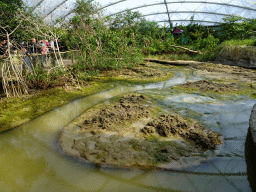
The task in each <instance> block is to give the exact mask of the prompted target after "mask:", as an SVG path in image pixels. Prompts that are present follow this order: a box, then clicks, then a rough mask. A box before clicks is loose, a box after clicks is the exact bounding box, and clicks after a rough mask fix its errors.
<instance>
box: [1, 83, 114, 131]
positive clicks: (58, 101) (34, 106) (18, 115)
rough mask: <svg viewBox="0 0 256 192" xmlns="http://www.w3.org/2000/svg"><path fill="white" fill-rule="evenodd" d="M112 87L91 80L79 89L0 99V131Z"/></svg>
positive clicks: (49, 91) (57, 90)
mask: <svg viewBox="0 0 256 192" xmlns="http://www.w3.org/2000/svg"><path fill="white" fill-rule="evenodd" d="M111 87H113V84H110V83H104V82H92V83H90V84H89V85H87V86H85V87H83V88H82V89H81V90H71V91H65V90H63V89H60V88H55V89H50V90H45V91H41V92H38V93H34V95H30V96H23V97H20V98H11V99H8V100H7V99H2V100H0V108H1V112H0V132H2V131H5V130H8V129H12V128H15V127H17V126H19V125H21V124H22V123H25V122H27V121H29V120H31V119H33V118H35V117H37V116H39V115H42V114H43V113H45V112H47V111H50V110H52V109H54V108H55V107H58V106H60V105H64V104H66V103H68V102H70V101H73V100H75V99H78V98H81V97H84V96H87V95H91V94H94V93H97V92H99V91H102V90H106V89H109V88H111Z"/></svg>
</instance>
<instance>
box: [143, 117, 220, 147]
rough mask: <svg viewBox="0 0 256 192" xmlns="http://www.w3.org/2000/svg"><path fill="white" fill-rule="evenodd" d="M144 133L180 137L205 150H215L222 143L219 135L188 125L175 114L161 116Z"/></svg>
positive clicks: (144, 129) (146, 127) (191, 124)
mask: <svg viewBox="0 0 256 192" xmlns="http://www.w3.org/2000/svg"><path fill="white" fill-rule="evenodd" d="M142 132H144V133H146V134H153V133H155V132H157V133H158V134H159V135H161V136H164V137H168V136H172V135H179V136H182V137H183V138H185V139H190V140H192V141H194V142H195V143H196V145H198V146H200V147H202V148H204V149H214V148H215V147H216V145H219V144H221V143H222V141H221V139H220V138H219V136H220V134H219V133H217V132H212V131H210V130H206V129H204V128H203V127H202V126H201V125H198V124H193V123H188V122H187V121H186V120H184V119H183V118H182V117H179V116H177V115H174V114H168V115H165V114H163V115H161V116H160V117H159V118H158V119H154V120H153V121H151V122H149V123H148V124H147V125H146V126H145V127H144V128H143V129H142Z"/></svg>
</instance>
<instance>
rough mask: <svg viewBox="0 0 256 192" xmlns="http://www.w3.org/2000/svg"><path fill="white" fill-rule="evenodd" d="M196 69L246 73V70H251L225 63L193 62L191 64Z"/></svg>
mask: <svg viewBox="0 0 256 192" xmlns="http://www.w3.org/2000/svg"><path fill="white" fill-rule="evenodd" d="M190 66H191V67H192V68H194V69H200V70H207V71H209V72H224V73H244V72H251V71H252V70H250V69H245V68H242V67H238V66H230V65H223V64H212V63H206V64H200V65H198V64H191V65H190Z"/></svg>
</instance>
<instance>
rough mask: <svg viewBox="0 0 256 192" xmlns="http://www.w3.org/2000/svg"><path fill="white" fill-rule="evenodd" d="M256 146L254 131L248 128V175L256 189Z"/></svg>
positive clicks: (253, 187)
mask: <svg viewBox="0 0 256 192" xmlns="http://www.w3.org/2000/svg"><path fill="white" fill-rule="evenodd" d="M255 153H256V146H255V144H254V142H253V138H252V133H251V131H250V130H248V133H247V136H246V142H245V161H246V165H247V175H248V178H247V179H248V181H249V183H250V187H251V189H252V191H253V192H255V191H256V155H255Z"/></svg>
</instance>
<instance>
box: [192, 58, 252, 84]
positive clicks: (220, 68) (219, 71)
mask: <svg viewBox="0 0 256 192" xmlns="http://www.w3.org/2000/svg"><path fill="white" fill-rule="evenodd" d="M190 67H191V68H192V69H196V70H197V72H196V73H197V74H199V75H201V76H205V77H208V78H215V79H233V80H239V81H246V82H252V83H256V70H252V69H245V68H243V67H238V66H229V65H224V64H219V63H215V64H214V63H201V64H190Z"/></svg>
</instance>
